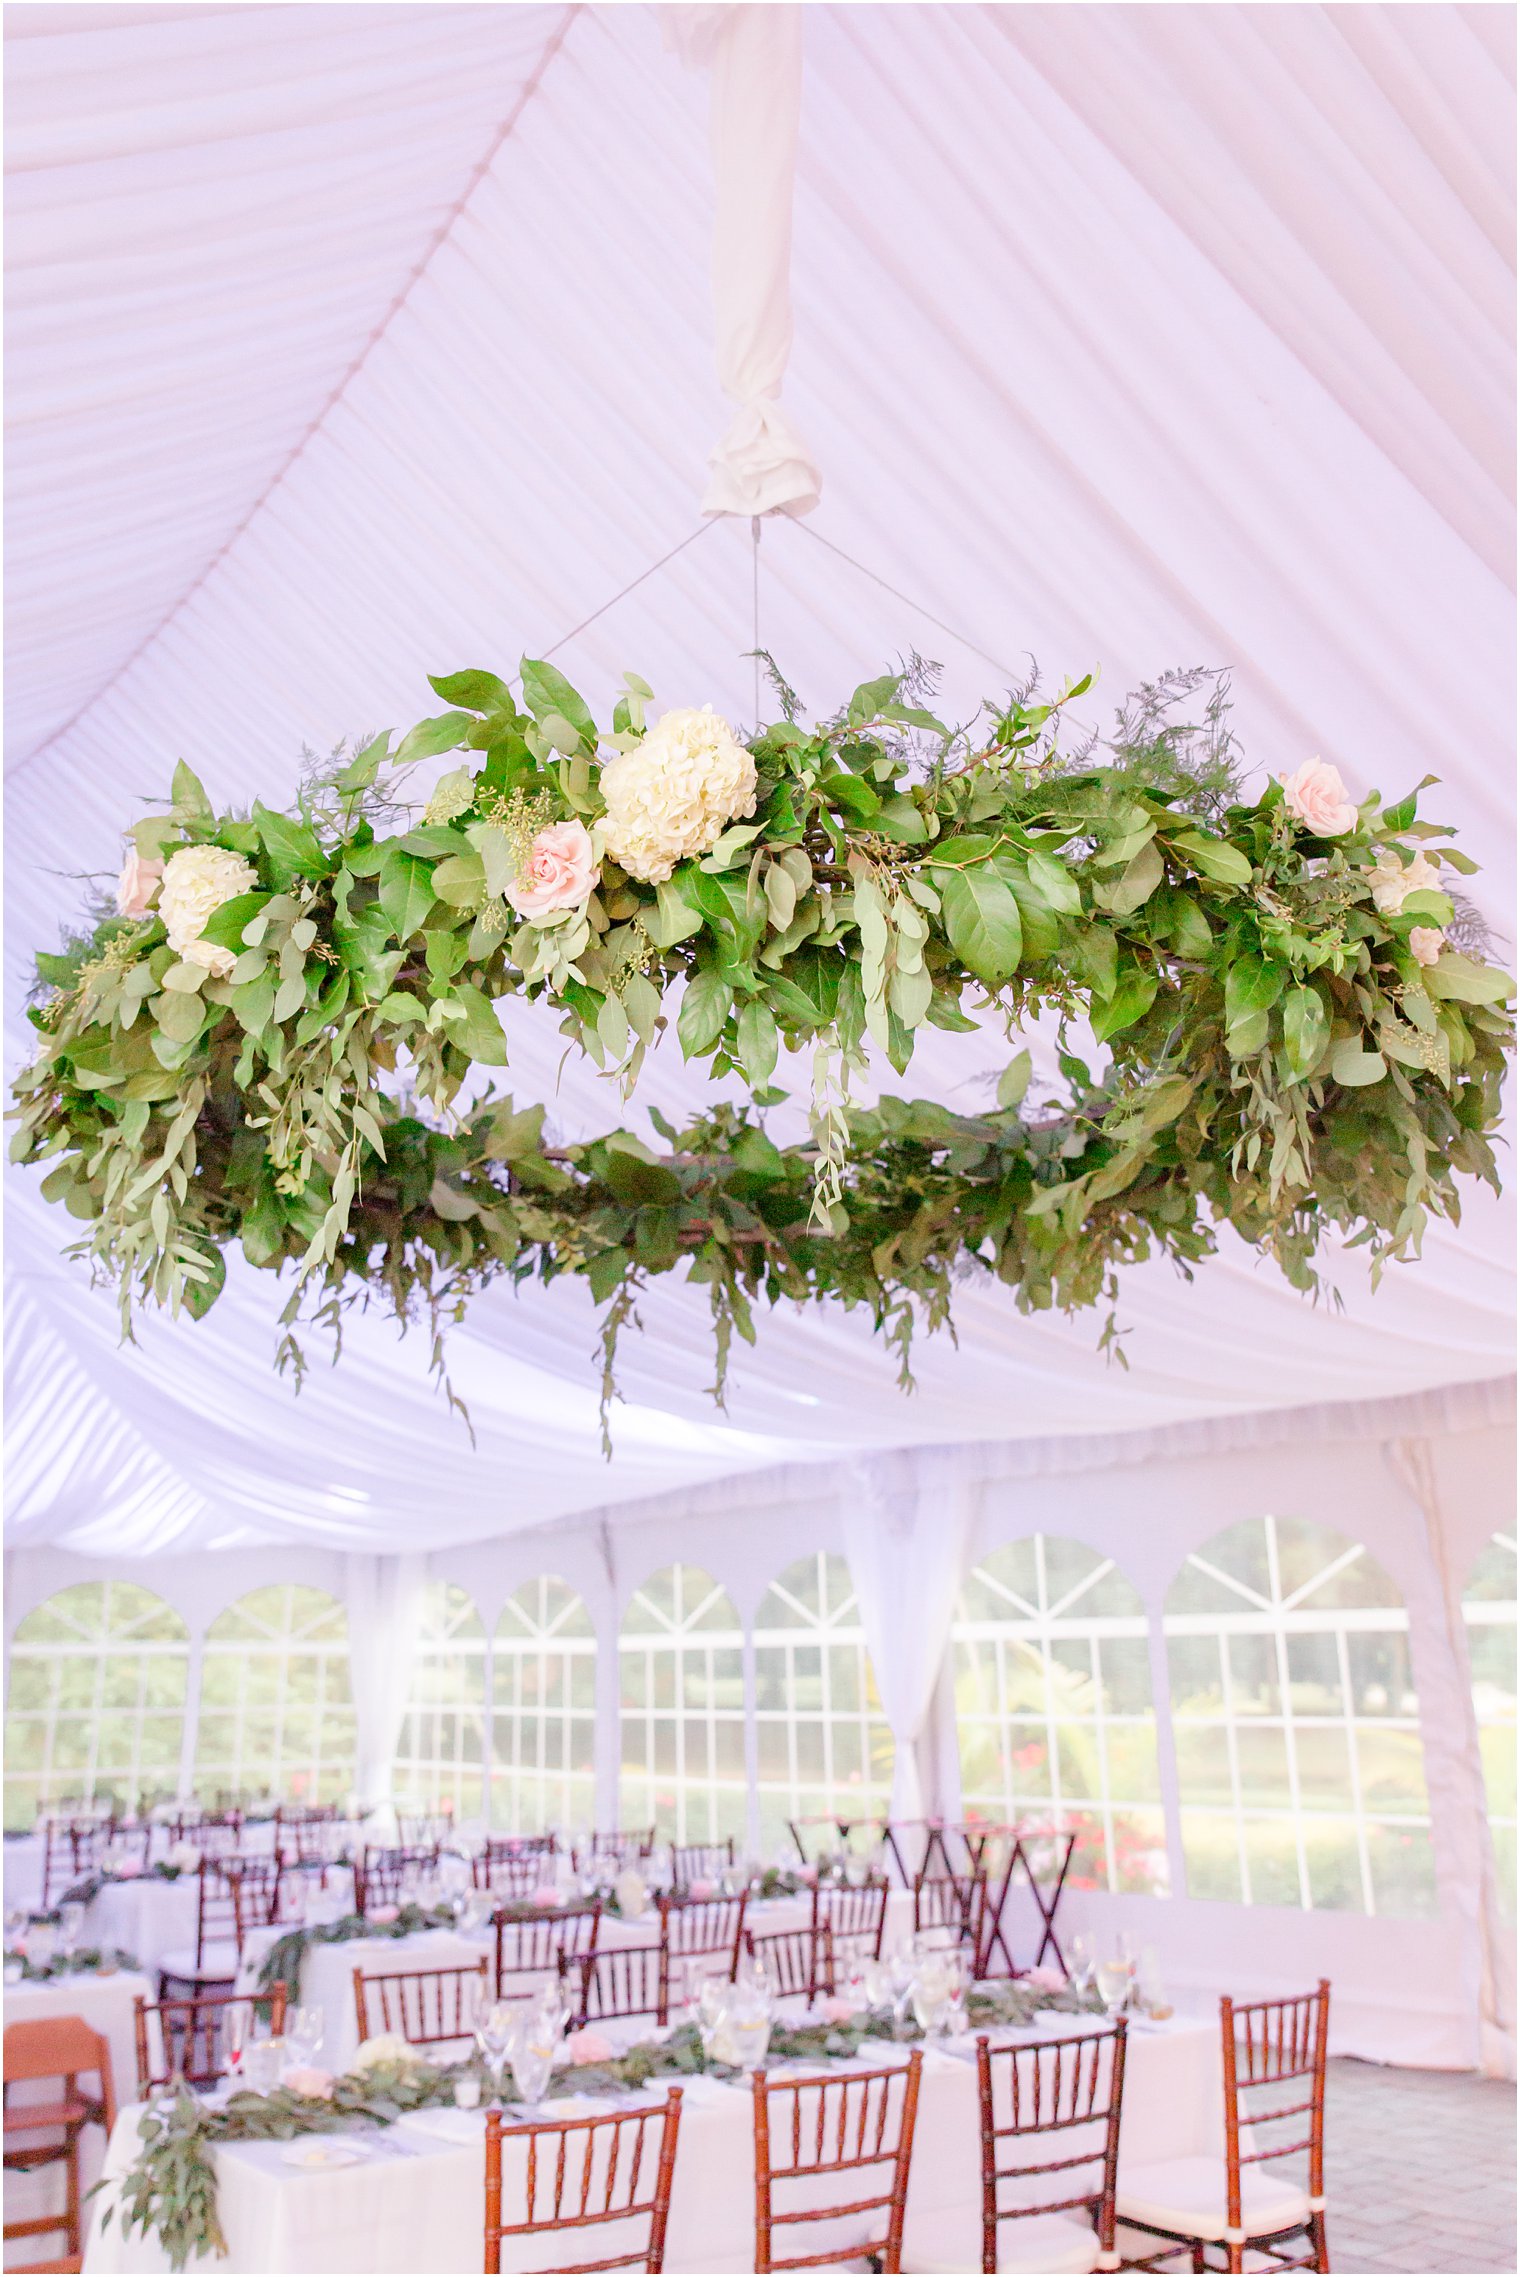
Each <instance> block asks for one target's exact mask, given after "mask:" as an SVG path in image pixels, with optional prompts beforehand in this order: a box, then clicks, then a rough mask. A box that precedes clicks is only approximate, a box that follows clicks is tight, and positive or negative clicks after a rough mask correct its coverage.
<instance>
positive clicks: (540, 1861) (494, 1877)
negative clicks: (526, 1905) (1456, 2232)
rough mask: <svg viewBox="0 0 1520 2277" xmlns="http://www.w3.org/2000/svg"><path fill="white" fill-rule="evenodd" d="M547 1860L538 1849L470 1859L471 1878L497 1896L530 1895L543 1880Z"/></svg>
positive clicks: (527, 1896)
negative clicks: (519, 1855)
mask: <svg viewBox="0 0 1520 2277" xmlns="http://www.w3.org/2000/svg"><path fill="white" fill-rule="evenodd" d="M549 1865H550V1861H549V1860H548V1859H547V1858H545V1856H544V1855H543V1853H542V1851H540V1852H538V1853H537V1854H536V1855H534V1856H532V1857H527V1858H486V1857H480V1858H476V1859H473V1860H472V1861H471V1865H470V1874H471V1878H472V1880H473V1881H474V1884H475V1887H476V1889H478V1890H490V1891H491V1892H492V1893H493V1895H494V1896H496V1897H500V1898H530V1897H531V1896H532V1895H533V1892H534V1891H535V1890H536V1889H541V1888H542V1887H543V1880H544V1875H545V1873H546V1871H547V1870H548V1868H549Z"/></svg>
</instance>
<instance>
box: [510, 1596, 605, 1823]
mask: <svg viewBox="0 0 1520 2277" xmlns="http://www.w3.org/2000/svg"><path fill="white" fill-rule="evenodd" d="M551 1588H554V1589H560V1590H563V1591H564V1592H565V1596H564V1600H563V1602H562V1603H561V1604H560V1605H559V1606H558V1608H557V1610H555V1611H554V1612H553V1613H552V1614H551V1613H548V1612H547V1611H546V1609H545V1605H546V1592H547V1591H548V1590H549V1589H551ZM534 1591H536V1592H537V1595H538V1611H537V1612H536V1613H534V1614H532V1615H530V1616H529V1622H528V1626H526V1627H522V1626H511V1625H509V1624H511V1623H512V1622H513V1621H514V1610H515V1616H516V1618H517V1620H518V1621H519V1622H520V1621H521V1617H522V1615H523V1612H524V1608H523V1606H522V1602H521V1600H522V1599H523V1598H524V1597H525V1596H527V1595H528V1594H529V1593H530V1592H534ZM577 1614H578V1615H579V1616H580V1617H581V1619H582V1620H584V1622H585V1624H586V1629H585V1634H584V1635H577V1634H575V1633H574V1632H573V1631H569V1630H567V1628H566V1623H567V1622H569V1621H570V1620H571V1619H572V1618H574V1617H575V1616H576V1615H577ZM551 1660H553V1661H556V1662H558V1663H559V1673H560V1677H561V1684H560V1691H561V1705H560V1706H559V1707H558V1708H546V1707H544V1706H542V1705H533V1704H532V1703H529V1704H527V1705H524V1703H523V1699H522V1684H521V1670H522V1668H523V1667H524V1665H525V1664H527V1663H530V1662H536V1664H537V1674H538V1697H539V1701H540V1703H541V1702H542V1701H543V1700H544V1699H545V1697H546V1694H547V1690H548V1686H547V1681H546V1679H547V1676H548V1671H549V1664H550V1662H551ZM596 1661H597V1640H596V1633H595V1630H594V1627H593V1625H592V1621H591V1613H590V1608H589V1607H588V1606H587V1604H586V1601H585V1599H584V1598H583V1597H582V1596H581V1594H580V1592H579V1591H578V1590H576V1589H574V1588H572V1587H571V1585H570V1583H569V1582H568V1581H565V1580H563V1579H562V1578H561V1576H560V1575H559V1574H557V1573H536V1574H534V1575H533V1576H532V1577H531V1578H530V1579H529V1580H527V1581H525V1582H523V1584H522V1585H521V1587H520V1588H518V1589H515V1590H514V1591H513V1593H512V1595H511V1597H510V1598H509V1599H508V1600H507V1603H506V1604H505V1605H504V1606H503V1607H502V1609H501V1613H500V1615H499V1616H498V1619H497V1623H496V1630H495V1634H494V1635H493V1637H492V1639H491V1647H490V1660H489V1684H488V1693H487V1696H488V1699H489V1701H490V1713H489V1716H488V1718H487V1724H486V1733H487V1742H488V1744H487V1751H486V1759H487V1765H488V1770H489V1781H488V1784H487V1788H486V1797H487V1801H486V1809H487V1814H488V1816H489V1819H490V1822H491V1824H492V1825H493V1826H497V1827H500V1828H502V1830H503V1831H504V1832H506V1833H508V1834H542V1833H544V1832H545V1831H546V1830H547V1829H549V1828H551V1827H560V1828H564V1829H567V1830H568V1829H572V1828H575V1827H578V1826H585V1825H587V1824H589V1822H590V1820H591V1818H592V1816H593V1812H594V1805H595V1796H596V1679H595V1670H596ZM577 1662H585V1663H589V1665H590V1667H591V1670H592V1681H591V1685H590V1687H589V1689H590V1692H591V1701H590V1704H589V1705H588V1706H584V1707H577V1706H574V1705H572V1704H571V1703H570V1700H569V1694H570V1692H571V1689H572V1686H571V1682H570V1676H571V1669H572V1667H573V1666H574V1664H575V1663H577ZM514 1668H515V1669H516V1670H517V1671H518V1677H517V1681H516V1682H510V1681H509V1672H510V1671H511V1670H512V1669H514ZM509 1693H510V1695H511V1696H510V1697H509ZM556 1725H557V1726H558V1730H559V1750H560V1760H559V1762H558V1763H551V1762H550V1761H549V1760H548V1757H549V1746H548V1739H549V1734H550V1732H551V1731H552V1730H553V1729H554V1728H555V1726H556ZM525 1805H526V1806H527V1807H525ZM503 1806H505V1807H503Z"/></svg>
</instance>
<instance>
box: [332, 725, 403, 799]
mask: <svg viewBox="0 0 1520 2277" xmlns="http://www.w3.org/2000/svg"><path fill="white" fill-rule="evenodd" d="M390 739H391V731H390V729H389V728H387V729H386V731H385V733H384V735H377V736H375V737H374V738H373V739H372V740H371V741H370V742H368V743H366V744H365V746H364V749H363V750H362V751H360V752H356V753H355V755H354V757H353V758H352V759H350V761H349V763H348V765H347V766H346V767H345V768H344V769H343V772H342V773H341V775H337V776H335V777H334V784H335V786H336V788H337V789H338V790H340V791H343V792H344V793H346V794H347V795H348V796H350V797H352V796H353V795H354V794H355V793H357V792H359V791H367V790H368V789H369V787H370V785H371V783H373V781H374V780H375V777H376V776H377V775H378V774H379V772H380V768H381V764H382V762H383V761H384V759H385V757H386V749H387V746H388V744H389V743H390Z"/></svg>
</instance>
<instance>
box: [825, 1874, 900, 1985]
mask: <svg viewBox="0 0 1520 2277" xmlns="http://www.w3.org/2000/svg"><path fill="white" fill-rule="evenodd" d="M824 1922H827V1924H828V1926H829V1928H830V1929H831V1930H832V1932H833V1937H834V1954H835V1958H836V1959H837V1960H838V1961H839V1962H840V1963H841V1964H843V1963H845V1962H847V1961H851V1960H859V1961H879V1960H880V1959H881V1940H882V1934H883V1932H884V1930H885V1929H886V1925H887V1877H886V1875H885V1874H872V1875H870V1876H869V1877H868V1879H867V1880H865V1881H864V1882H861V1883H859V1884H858V1885H856V1886H853V1887H852V1886H850V1885H848V1884H846V1885H845V1886H844V1887H843V1888H829V1889H822V1888H815V1889H814V1891H813V1925H814V1927H815V1928H817V1927H819V1926H820V1925H821V1924H823V1923H824Z"/></svg>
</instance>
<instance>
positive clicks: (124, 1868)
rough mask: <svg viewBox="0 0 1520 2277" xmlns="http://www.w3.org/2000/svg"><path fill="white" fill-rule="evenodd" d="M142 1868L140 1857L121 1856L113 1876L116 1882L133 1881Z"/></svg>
mask: <svg viewBox="0 0 1520 2277" xmlns="http://www.w3.org/2000/svg"><path fill="white" fill-rule="evenodd" d="M142 1870H143V1869H142V1860H141V1859H140V1858H123V1859H122V1861H121V1864H120V1865H119V1866H118V1867H117V1868H116V1871H115V1875H114V1877H113V1878H114V1879H115V1880H116V1881H118V1882H135V1881H136V1879H137V1877H138V1875H139V1874H140V1873H141V1872H142Z"/></svg>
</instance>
